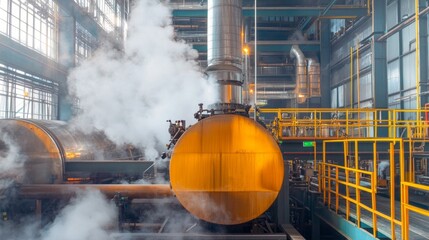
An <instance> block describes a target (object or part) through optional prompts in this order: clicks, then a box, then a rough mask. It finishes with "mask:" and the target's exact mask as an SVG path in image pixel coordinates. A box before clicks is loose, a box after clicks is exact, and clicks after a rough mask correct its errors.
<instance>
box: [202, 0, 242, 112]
mask: <svg viewBox="0 0 429 240" xmlns="http://www.w3.org/2000/svg"><path fill="white" fill-rule="evenodd" d="M241 25H242V0H221V1H219V0H208V18H207V30H208V31H207V62H208V67H207V69H206V73H207V74H208V76H209V77H210V78H212V79H215V80H216V81H217V83H218V85H219V86H218V87H219V96H220V101H219V102H218V103H215V104H213V105H212V106H210V108H212V109H215V110H221V111H223V112H232V111H236V110H237V109H243V108H244V106H243V104H242V84H243V80H242V69H241V66H242V64H241V60H242V46H241V34H240V32H241Z"/></svg>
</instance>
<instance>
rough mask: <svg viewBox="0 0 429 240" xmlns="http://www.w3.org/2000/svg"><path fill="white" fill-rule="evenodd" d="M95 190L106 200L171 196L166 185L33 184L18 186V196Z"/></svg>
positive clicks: (67, 195) (70, 194)
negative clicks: (106, 198) (119, 195)
mask: <svg viewBox="0 0 429 240" xmlns="http://www.w3.org/2000/svg"><path fill="white" fill-rule="evenodd" d="M89 189H97V190H99V191H100V192H102V193H103V194H104V195H106V196H107V197H108V198H113V197H114V196H115V195H117V194H121V195H122V196H126V197H129V198H167V197H171V196H173V192H172V191H171V189H170V185H168V184H33V185H21V186H18V196H19V197H20V198H27V199H55V198H70V197H73V196H75V195H76V193H77V192H79V191H82V190H89Z"/></svg>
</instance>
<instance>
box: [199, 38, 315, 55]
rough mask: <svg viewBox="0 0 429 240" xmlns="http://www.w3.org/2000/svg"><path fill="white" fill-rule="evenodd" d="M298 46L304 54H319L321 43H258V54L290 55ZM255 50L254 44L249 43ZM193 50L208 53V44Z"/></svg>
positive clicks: (201, 44)
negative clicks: (294, 47)
mask: <svg viewBox="0 0 429 240" xmlns="http://www.w3.org/2000/svg"><path fill="white" fill-rule="evenodd" d="M294 44H298V45H299V47H300V48H301V50H302V51H304V52H319V51H320V43H319V41H258V52H285V53H287V54H289V51H290V49H291V47H292V45H294ZM247 45H248V46H249V48H250V49H253V46H254V42H253V41H252V42H249V43H247ZM192 46H193V48H194V49H196V50H198V51H199V52H206V51H207V44H206V43H194V44H193V45H192Z"/></svg>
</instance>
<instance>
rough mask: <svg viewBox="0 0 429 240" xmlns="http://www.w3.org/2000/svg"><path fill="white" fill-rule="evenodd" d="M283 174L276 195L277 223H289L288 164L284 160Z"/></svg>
mask: <svg viewBox="0 0 429 240" xmlns="http://www.w3.org/2000/svg"><path fill="white" fill-rule="evenodd" d="M284 169H285V175H284V178H283V185H282V188H281V190H280V192H279V195H278V197H277V201H276V202H277V204H276V205H277V209H276V210H277V224H278V225H279V226H280V225H282V224H289V222H290V219H289V218H290V210H289V164H288V162H287V161H286V160H284Z"/></svg>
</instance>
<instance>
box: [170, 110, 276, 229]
mask: <svg viewBox="0 0 429 240" xmlns="http://www.w3.org/2000/svg"><path fill="white" fill-rule="evenodd" d="M283 174H284V169H283V157H282V153H281V151H280V148H279V146H278V144H277V143H276V141H275V140H274V139H273V137H272V136H271V135H270V133H269V132H268V131H267V130H266V129H265V128H263V127H262V126H261V125H260V124H258V123H255V122H254V121H253V120H251V119H249V118H247V117H243V116H239V115H232V114H230V115H216V116H212V117H209V118H206V119H203V120H201V121H199V122H198V123H197V124H195V125H194V126H192V127H191V128H190V129H188V130H187V131H186V132H185V133H184V134H183V136H182V137H181V138H180V139H179V141H178V142H177V144H176V146H175V148H174V151H173V153H172V157H171V162H170V178H171V186H172V189H173V191H174V193H175V194H176V196H177V198H178V200H179V201H180V203H181V204H182V205H183V206H184V207H185V208H186V209H187V210H188V211H189V212H190V213H192V214H193V215H194V216H196V217H198V218H200V219H203V220H205V221H208V222H211V223H216V224H223V225H232V224H240V223H244V222H247V221H250V220H252V219H254V218H256V217H258V216H259V215H261V214H262V213H264V212H265V211H266V210H267V209H268V208H269V207H270V206H271V205H272V203H273V202H274V200H275V199H276V197H277V195H278V193H279V191H280V188H281V185H282V182H283Z"/></svg>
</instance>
